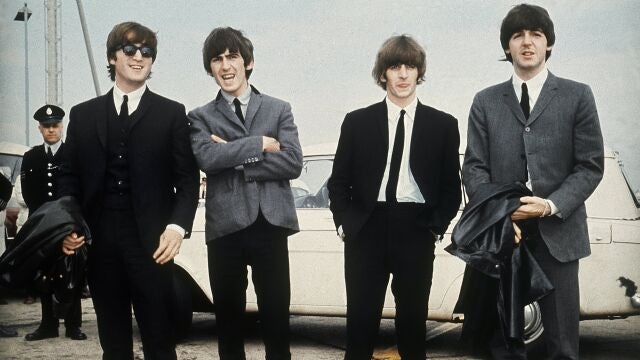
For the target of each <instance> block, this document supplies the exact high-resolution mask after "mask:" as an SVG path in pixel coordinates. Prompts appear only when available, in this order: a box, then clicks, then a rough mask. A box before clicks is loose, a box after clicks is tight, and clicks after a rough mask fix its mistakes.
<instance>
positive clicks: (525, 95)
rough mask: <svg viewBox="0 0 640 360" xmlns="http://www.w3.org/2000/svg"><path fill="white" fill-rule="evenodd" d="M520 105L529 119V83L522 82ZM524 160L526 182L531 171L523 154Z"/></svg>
mask: <svg viewBox="0 0 640 360" xmlns="http://www.w3.org/2000/svg"><path fill="white" fill-rule="evenodd" d="M520 107H521V108H522V112H523V113H524V117H525V119H529V111H530V110H529V89H527V83H522V96H520ZM522 159H523V161H524V182H525V183H526V182H527V181H529V171H528V169H527V157H526V155H524V154H522Z"/></svg>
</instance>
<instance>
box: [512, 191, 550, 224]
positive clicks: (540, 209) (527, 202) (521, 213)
mask: <svg viewBox="0 0 640 360" xmlns="http://www.w3.org/2000/svg"><path fill="white" fill-rule="evenodd" d="M520 202H521V203H522V205H520V207H519V208H517V209H516V211H515V212H514V213H513V214H511V220H513V221H518V220H526V219H533V218H540V217H543V216H546V215H549V213H550V212H551V209H549V208H548V207H547V203H546V202H545V201H544V199H543V198H540V197H537V196H523V197H521V198H520Z"/></svg>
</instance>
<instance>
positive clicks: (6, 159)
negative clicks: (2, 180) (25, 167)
mask: <svg viewBox="0 0 640 360" xmlns="http://www.w3.org/2000/svg"><path fill="white" fill-rule="evenodd" d="M21 164H22V156H18V155H9V154H0V174H2V175H4V177H6V178H7V179H9V180H11V183H12V184H15V182H16V179H17V178H18V176H19V175H20V166H21Z"/></svg>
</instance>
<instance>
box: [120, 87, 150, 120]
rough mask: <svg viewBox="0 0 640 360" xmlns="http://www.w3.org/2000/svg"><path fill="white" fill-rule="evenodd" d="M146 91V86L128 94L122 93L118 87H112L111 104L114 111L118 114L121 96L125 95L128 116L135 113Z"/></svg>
mask: <svg viewBox="0 0 640 360" xmlns="http://www.w3.org/2000/svg"><path fill="white" fill-rule="evenodd" d="M146 90H147V85H146V84H145V85H142V86H140V87H139V88H138V89H136V90H133V91H132V92H130V93H128V94H127V93H125V92H124V91H122V90H120V88H118V85H113V102H114V103H115V105H116V111H117V112H118V113H119V112H120V106H121V105H122V100H123V96H124V95H127V107H128V108H129V114H131V113H132V112H134V111H136V109H137V108H138V105H139V104H140V99H141V98H142V95H143V94H144V92H145V91H146Z"/></svg>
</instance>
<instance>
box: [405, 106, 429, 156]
mask: <svg viewBox="0 0 640 360" xmlns="http://www.w3.org/2000/svg"><path fill="white" fill-rule="evenodd" d="M425 111H426V109H425V106H424V105H422V103H420V101H418V105H417V106H416V114H415V115H414V119H413V129H412V130H411V141H410V142H409V156H411V154H419V153H420V152H419V151H418V149H417V146H418V145H419V144H420V139H423V141H424V139H427V138H428V137H426V136H422V135H421V133H422V132H423V130H424V129H425V128H427V127H428V126H429V121H427V119H426V117H427V114H426V112H425ZM427 131H428V129H427ZM427 134H428V132H427ZM422 145H424V144H422ZM409 166H411V157H410V158H409Z"/></svg>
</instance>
